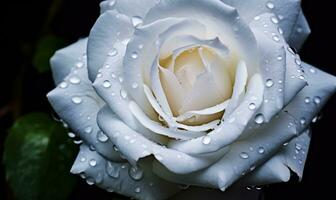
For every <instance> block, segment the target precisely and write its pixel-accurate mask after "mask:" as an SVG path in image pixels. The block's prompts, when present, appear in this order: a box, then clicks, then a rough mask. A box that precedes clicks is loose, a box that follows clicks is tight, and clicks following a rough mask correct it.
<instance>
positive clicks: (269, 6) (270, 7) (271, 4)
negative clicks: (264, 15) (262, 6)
mask: <svg viewBox="0 0 336 200" xmlns="http://www.w3.org/2000/svg"><path fill="white" fill-rule="evenodd" d="M266 7H267V8H268V9H274V7H275V6H274V4H273V3H272V2H270V1H269V2H267V3H266Z"/></svg>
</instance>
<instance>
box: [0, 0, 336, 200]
mask: <svg viewBox="0 0 336 200" xmlns="http://www.w3.org/2000/svg"><path fill="white" fill-rule="evenodd" d="M50 3H51V1H50V0H16V1H12V0H5V1H2V2H1V15H4V16H1V18H0V20H1V24H0V26H1V28H0V30H1V37H0V48H1V54H0V55H1V59H0V66H1V70H0V160H2V152H3V141H4V139H5V137H6V134H7V133H6V130H7V129H8V128H9V127H10V126H11V124H12V123H13V118H14V117H15V116H18V115H22V114H24V113H29V112H32V111H43V112H51V108H50V106H49V104H48V102H47V101H46V98H45V94H46V93H47V92H48V91H49V90H51V89H52V88H53V83H52V78H51V75H50V73H44V74H42V75H41V74H38V73H37V72H36V71H35V70H34V68H33V66H32V65H31V64H30V63H27V60H28V59H27V55H28V56H29V52H30V51H31V52H33V50H34V49H32V47H31V46H34V45H32V44H34V43H36V41H37V40H38V38H39V37H40V36H41V35H42V34H46V33H53V34H55V35H57V36H60V37H62V38H64V39H65V40H66V42H67V43H69V44H70V43H72V42H74V41H76V40H77V39H78V38H79V37H85V36H87V35H88V33H89V30H90V28H91V27H92V25H93V24H94V22H95V20H96V18H97V17H98V15H99V7H98V3H99V1H98V0H87V1H85V0H64V1H63V3H62V6H61V9H60V10H59V12H58V13H57V15H56V16H55V18H54V20H53V21H52V23H51V25H50V26H49V28H46V29H44V30H43V31H40V30H41V27H43V26H44V21H45V17H46V15H47V12H48V7H49V5H50ZM302 4H303V10H304V13H305V15H306V17H307V19H308V21H309V24H310V26H311V29H312V34H311V36H310V37H309V39H308V40H307V42H306V43H305V45H304V48H303V49H302V50H301V52H300V55H301V58H302V60H304V61H306V62H308V63H310V64H312V65H315V66H318V67H319V68H321V69H323V70H324V71H326V72H329V73H331V74H333V75H336V67H335V61H334V60H335V58H336V55H335V37H336V34H335V31H334V26H335V20H336V19H335V15H334V13H335V12H336V10H335V9H334V7H333V1H316V0H303V3H302ZM27 51H28V54H27V53H23V52H27ZM20 66H25V67H24V68H22V67H20ZM19 77H23V81H22V82H20V81H19V80H20V78H19ZM20 86H21V87H20ZM20 91H22V95H20ZM335 99H336V98H335V97H333V98H332V99H331V100H330V101H329V103H328V104H327V105H326V107H325V109H324V110H323V111H322V112H321V113H322V116H323V117H322V120H320V121H319V122H318V123H316V124H314V125H313V127H312V129H313V136H312V137H313V139H312V143H311V148H310V151H309V154H308V160H307V164H306V168H305V172H304V177H303V180H302V182H301V183H298V182H297V181H296V180H295V179H293V180H292V181H290V183H284V184H276V185H272V186H268V187H265V188H264V189H263V191H264V194H265V199H266V200H277V199H289V200H291V199H306V198H312V197H313V199H315V198H316V199H317V198H321V199H333V198H334V196H335V192H334V190H335V186H334V185H335V184H334V181H336V179H335V175H334V173H335V171H336V164H335V160H334V159H336V151H335V145H336V144H335V140H334V138H335V137H334V134H336V131H335V130H336V128H335V124H333V123H335V121H336V120H335V116H334V115H335V111H336V101H335ZM20 100H21V101H20ZM20 102H21V103H20ZM19 105H21V106H19ZM115 196H116V195H112V194H109V193H106V192H104V191H102V190H100V189H98V188H96V187H94V186H87V185H86V184H85V183H84V181H82V180H80V181H79V183H78V185H77V187H76V189H75V190H74V192H73V194H72V196H71V197H70V199H79V197H81V198H83V197H84V198H85V199H86V198H89V197H92V198H95V199H100V200H104V199H113V197H115ZM118 197H119V198H120V196H118ZM2 198H4V199H13V197H12V194H11V192H10V189H9V188H8V186H6V183H5V173H4V171H3V166H2V165H0V199H2Z"/></svg>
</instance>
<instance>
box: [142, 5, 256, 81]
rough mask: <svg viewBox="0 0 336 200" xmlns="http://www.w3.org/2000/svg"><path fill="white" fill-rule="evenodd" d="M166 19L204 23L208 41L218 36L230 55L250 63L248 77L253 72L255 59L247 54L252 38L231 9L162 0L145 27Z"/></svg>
mask: <svg viewBox="0 0 336 200" xmlns="http://www.w3.org/2000/svg"><path fill="white" fill-rule="evenodd" d="M167 17H178V18H186V19H192V20H197V21H198V22H200V23H201V24H206V27H207V37H208V38H214V37H218V38H219V40H220V41H222V43H223V44H225V45H226V46H227V47H228V49H230V52H231V53H232V54H234V55H239V56H240V58H238V59H240V60H245V61H246V63H249V68H248V71H249V74H254V72H256V70H257V66H258V56H257V54H256V52H255V51H249V50H250V49H256V41H255V38H254V36H253V33H252V32H251V30H250V29H249V27H248V26H247V25H246V24H245V23H244V22H243V20H240V18H239V15H238V12H237V10H235V9H234V8H232V7H230V6H227V5H225V4H223V3H222V2H221V1H219V0H213V1H203V0H193V1H192V3H190V1H189V0H180V1H174V0H161V1H160V3H158V4H157V5H156V6H154V7H153V8H152V9H151V10H150V11H149V12H148V14H147V15H146V17H145V18H144V24H149V23H152V22H155V21H157V20H159V19H164V18H167ZM247 51H248V52H247Z"/></svg>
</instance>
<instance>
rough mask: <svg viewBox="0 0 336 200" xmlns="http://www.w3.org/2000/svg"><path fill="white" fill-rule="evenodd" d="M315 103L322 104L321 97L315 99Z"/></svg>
mask: <svg viewBox="0 0 336 200" xmlns="http://www.w3.org/2000/svg"><path fill="white" fill-rule="evenodd" d="M314 103H315V104H320V103H321V97H319V96H316V97H314Z"/></svg>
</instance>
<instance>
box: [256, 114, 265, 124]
mask: <svg viewBox="0 0 336 200" xmlns="http://www.w3.org/2000/svg"><path fill="white" fill-rule="evenodd" d="M264 120H265V118H264V115H263V114H261V113H259V114H257V115H256V116H255V118H254V121H255V123H257V124H262V123H264Z"/></svg>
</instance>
